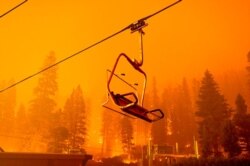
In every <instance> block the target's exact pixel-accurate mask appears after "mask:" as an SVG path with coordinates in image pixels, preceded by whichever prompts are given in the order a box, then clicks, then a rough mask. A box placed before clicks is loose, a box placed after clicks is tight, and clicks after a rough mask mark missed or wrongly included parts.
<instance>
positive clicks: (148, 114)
mask: <svg viewBox="0 0 250 166" xmlns="http://www.w3.org/2000/svg"><path fill="white" fill-rule="evenodd" d="M121 57H125V58H126V60H127V61H128V62H129V64H130V65H131V66H133V68H134V69H135V70H137V71H138V72H139V73H141V74H142V75H143V76H144V83H143V91H142V97H141V101H140V102H139V101H138V96H137V95H136V94H135V93H134V92H128V93H125V94H116V93H115V92H113V91H112V90H111V87H110V83H111V81H112V78H113V76H116V74H115V70H116V67H117V65H118V62H119V60H120V58H121ZM141 64H142V63H141V62H139V61H136V60H132V59H130V58H129V57H128V56H127V55H126V54H125V53H121V54H120V55H119V56H118V58H117V59H116V62H115V65H114V67H113V69H112V70H111V71H110V76H109V79H108V81H107V89H108V95H109V97H110V98H111V99H112V101H113V103H114V104H115V105H116V106H118V108H119V109H120V110H122V111H123V112H125V113H127V114H130V115H133V116H135V117H137V118H140V119H143V120H145V121H147V122H155V121H157V120H160V119H162V118H163V117H164V113H163V112H162V111H161V110H160V109H154V110H148V109H146V108H144V107H143V100H144V94H145V89H146V82H147V75H146V73H145V72H144V71H143V70H142V69H141V68H140V66H141ZM105 107H106V108H109V107H107V106H105ZM112 110H113V109H112Z"/></svg>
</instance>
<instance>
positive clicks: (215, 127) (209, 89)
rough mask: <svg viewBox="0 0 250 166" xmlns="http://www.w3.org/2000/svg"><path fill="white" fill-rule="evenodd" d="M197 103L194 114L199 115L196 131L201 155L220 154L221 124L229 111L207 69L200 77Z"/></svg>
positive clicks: (228, 114)
mask: <svg viewBox="0 0 250 166" xmlns="http://www.w3.org/2000/svg"><path fill="white" fill-rule="evenodd" d="M197 105H198V111H197V112H196V115H197V116H198V117H200V122H199V129H198V132H199V139H200V145H201V149H202V155H203V157H209V156H210V155H211V154H213V156H220V155H221V151H220V148H221V146H222V145H221V142H222V133H223V132H222V131H223V126H224V123H225V121H227V120H228V119H229V118H230V111H229V109H228V105H227V103H226V100H225V98H224V96H223V95H222V94H220V92H219V88H218V85H217V83H216V82H215V80H214V78H213V76H212V74H211V73H210V72H209V71H206V72H205V75H204V77H203V79H202V82H201V87H200V91H199V98H198V101H197Z"/></svg>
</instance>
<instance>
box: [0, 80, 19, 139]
mask: <svg viewBox="0 0 250 166" xmlns="http://www.w3.org/2000/svg"><path fill="white" fill-rule="evenodd" d="M13 82H14V81H13V80H11V81H9V82H5V81H2V82H1V83H0V87H2V88H4V87H6V86H8V85H11V84H13ZM15 107H16V88H15V87H13V88H11V89H9V90H8V91H6V92H4V93H2V94H1V95H0V131H1V130H2V132H3V133H5V134H6V132H8V133H9V132H10V131H12V130H13V127H14V117H15Z"/></svg>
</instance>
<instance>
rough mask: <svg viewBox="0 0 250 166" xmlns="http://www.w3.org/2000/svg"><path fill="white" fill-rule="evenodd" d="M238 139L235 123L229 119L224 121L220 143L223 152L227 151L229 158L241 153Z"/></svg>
mask: <svg viewBox="0 0 250 166" xmlns="http://www.w3.org/2000/svg"><path fill="white" fill-rule="evenodd" d="M238 141H239V139H238V133H237V131H236V128H235V125H234V124H233V122H232V121H231V120H228V121H226V122H225V125H224V129H223V138H222V145H223V147H224V150H225V152H228V156H229V157H230V158H232V157H235V156H237V155H239V154H240V153H241V149H240V146H239V144H238Z"/></svg>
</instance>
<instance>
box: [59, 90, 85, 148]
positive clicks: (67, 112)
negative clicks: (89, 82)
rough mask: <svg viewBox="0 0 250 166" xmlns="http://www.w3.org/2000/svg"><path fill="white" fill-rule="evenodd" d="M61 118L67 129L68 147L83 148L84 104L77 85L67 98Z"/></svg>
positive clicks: (81, 93)
mask: <svg viewBox="0 0 250 166" xmlns="http://www.w3.org/2000/svg"><path fill="white" fill-rule="evenodd" d="M63 119H64V123H65V126H66V128H67V129H68V131H69V148H72V149H84V147H83V146H84V143H85V140H86V134H87V128H86V105H85V102H84V98H83V92H82V89H81V87H80V86H77V88H76V89H74V90H73V92H72V93H71V95H70V97H69V98H68V99H67V101H66V103H65V105H64V118H63Z"/></svg>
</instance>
